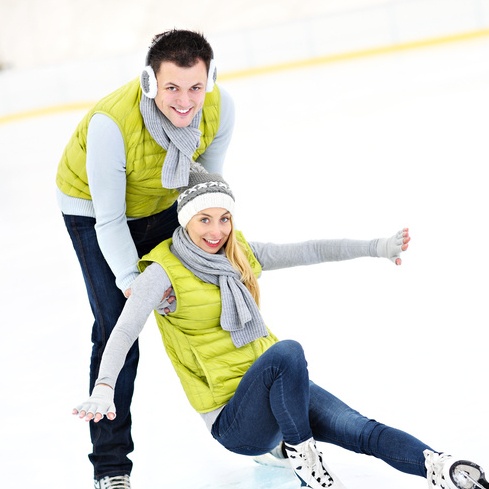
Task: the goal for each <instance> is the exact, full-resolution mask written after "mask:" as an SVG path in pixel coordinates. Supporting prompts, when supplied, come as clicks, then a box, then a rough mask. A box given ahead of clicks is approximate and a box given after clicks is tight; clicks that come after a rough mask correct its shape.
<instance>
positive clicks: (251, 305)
mask: <svg viewBox="0 0 489 489" xmlns="http://www.w3.org/2000/svg"><path fill="white" fill-rule="evenodd" d="M171 252H172V253H173V254H174V255H175V256H176V257H177V258H178V259H179V260H180V261H181V262H182V263H183V265H184V266H185V268H188V269H189V270H190V271H191V272H192V273H193V274H194V275H196V276H197V277H198V278H200V279H201V280H203V281H204V282H207V283H209V284H214V285H217V286H219V287H220V289H221V301H222V310H221V327H222V329H224V330H226V331H229V333H230V334H231V339H232V340H233V343H234V345H235V346H236V347H238V348H239V347H240V346H243V345H246V344H247V343H250V342H252V341H253V340H256V339H257V338H260V337H262V336H267V335H268V332H267V328H266V326H265V324H264V322H263V319H262V317H261V314H260V311H259V310H258V306H257V305H256V302H255V300H254V299H253V297H252V295H251V294H250V291H249V290H248V289H247V288H246V287H245V285H244V284H243V282H241V280H240V275H239V273H238V272H237V271H236V270H235V269H234V268H233V266H232V265H231V263H230V262H229V260H228V258H227V257H226V255H225V254H223V253H217V254H215V255H213V254H212V253H206V252H205V251H204V250H201V249H200V248H199V247H198V246H197V245H195V244H194V243H193V242H192V240H191V239H190V237H189V235H188V233H187V231H185V229H183V228H182V227H181V226H179V227H178V228H177V229H176V230H175V232H174V233H173V244H172V246H171Z"/></svg>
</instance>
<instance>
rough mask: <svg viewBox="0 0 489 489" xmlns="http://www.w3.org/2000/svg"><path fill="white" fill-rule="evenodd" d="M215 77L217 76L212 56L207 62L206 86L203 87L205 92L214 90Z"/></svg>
mask: <svg viewBox="0 0 489 489" xmlns="http://www.w3.org/2000/svg"><path fill="white" fill-rule="evenodd" d="M216 78H217V68H216V62H215V61H214V58H212V59H211V62H210V63H209V73H208V75H207V86H206V87H205V91H206V92H212V90H214V84H215V83H216Z"/></svg>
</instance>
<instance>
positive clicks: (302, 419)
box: [73, 172, 489, 489]
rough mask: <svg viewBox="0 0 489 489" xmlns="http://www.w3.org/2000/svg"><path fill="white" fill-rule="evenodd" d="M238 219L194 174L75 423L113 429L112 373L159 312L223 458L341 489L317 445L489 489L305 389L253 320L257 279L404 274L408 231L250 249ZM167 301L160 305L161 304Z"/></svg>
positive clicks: (476, 470) (286, 354)
mask: <svg viewBox="0 0 489 489" xmlns="http://www.w3.org/2000/svg"><path fill="white" fill-rule="evenodd" d="M233 211H234V197H233V194H232V192H231V190H230V188H229V186H228V185H227V183H226V182H225V181H224V180H223V179H222V177H220V176H219V175H217V174H208V173H205V172H193V173H191V176H190V181H189V185H188V187H186V188H185V189H183V191H182V192H181V194H180V196H179V198H178V220H179V223H180V227H178V228H177V230H176V231H175V233H174V234H173V238H172V239H170V240H166V241H164V242H162V243H161V244H160V245H158V246H157V247H156V248H155V249H154V250H152V251H151V252H150V253H149V254H148V255H146V256H144V257H143V259H142V260H141V262H140V269H141V271H142V272H143V273H141V275H140V276H139V277H138V278H137V279H136V281H135V282H134V284H133V287H132V293H131V296H130V298H129V300H128V302H127V304H126V306H125V308H124V311H123V313H122V315H121V316H120V318H119V321H118V323H117V325H116V327H115V329H114V331H113V333H112V334H111V337H110V339H109V341H108V343H107V348H106V350H105V353H104V356H103V359H102V364H101V369H100V373H99V377H98V379H97V382H96V386H95V388H94V390H93V394H92V396H91V397H90V399H89V400H88V401H86V402H85V403H83V404H81V405H80V406H78V407H77V408H75V409H74V411H73V412H74V414H78V415H79V417H80V418H85V419H86V420H93V421H94V422H95V423H97V422H99V421H100V420H101V419H102V418H103V417H104V416H107V418H108V419H110V420H112V419H114V418H115V415H116V408H115V406H114V403H113V396H114V392H113V388H114V386H115V382H116V380H117V375H118V372H119V370H120V369H121V368H122V365H123V363H124V358H125V355H126V354H127V351H128V350H129V349H130V348H131V345H132V344H133V342H134V341H135V340H136V338H137V337H138V335H139V333H140V332H141V329H142V328H143V326H144V324H145V322H146V319H147V317H148V316H149V314H150V313H151V311H152V310H153V309H155V310H156V311H155V314H156V318H157V323H158V326H159V329H160V331H161V334H162V337H163V342H164V345H165V348H166V351H167V354H168V355H169V357H170V359H171V361H172V363H173V366H174V368H175V370H176V372H177V374H178V376H179V378H180V381H181V383H182V386H183V388H184V390H185V392H186V395H187V397H188V399H189V401H190V403H191V404H192V406H193V407H194V408H195V409H196V410H197V411H198V412H199V413H200V414H201V416H202V417H203V419H204V421H205V422H206V424H207V426H208V428H209V430H210V431H211V433H212V435H213V437H214V438H215V439H216V440H217V441H219V442H220V443H221V444H222V445H223V446H224V447H226V448H227V449H228V450H230V451H232V452H235V453H239V454H243V455H252V456H257V455H260V454H265V453H267V452H272V453H273V454H274V455H275V456H277V457H279V458H283V459H288V463H289V464H290V465H291V467H292V468H293V470H294V471H295V473H296V475H297V477H298V478H299V479H300V481H301V486H302V487H306V488H312V489H319V488H321V489H322V488H325V487H329V488H332V489H344V486H343V484H342V483H341V482H340V481H339V480H338V478H337V477H336V475H335V474H334V473H332V472H331V470H330V469H329V468H328V466H327V465H326V464H325V462H324V460H323V456H322V454H321V452H320V451H319V450H318V449H317V447H316V441H320V442H327V443H333V444H336V445H339V446H341V447H343V448H346V449H348V450H352V451H355V452H358V453H365V454H368V455H373V456H375V457H377V458H380V459H382V460H384V461H385V462H386V463H388V464H389V465H391V466H393V467H394V468H396V469H398V470H400V471H402V472H405V473H409V474H413V475H418V476H422V477H427V479H428V484H429V487H430V488H446V489H475V488H489V484H488V483H487V481H486V480H485V478H484V473H483V470H482V469H481V468H480V467H479V466H478V465H477V464H474V463H472V462H468V461H460V460H456V459H453V457H451V456H449V455H446V454H443V453H440V452H436V451H434V450H433V449H432V448H430V447H429V446H428V445H426V444H424V443H423V442H421V441H420V440H418V439H416V438H414V437H413V436H411V435H409V434H407V433H405V432H403V431H400V430H397V429H394V428H391V427H389V426H386V425H384V424H381V423H378V422H376V421H374V420H373V419H368V418H366V417H364V416H362V415H361V414H359V413H358V412H356V411H354V410H353V409H351V408H350V407H349V406H347V405H346V404H345V403H343V402H342V401H341V400H340V399H338V398H336V397H335V396H333V395H332V394H331V393H329V392H327V391H326V390H324V389H323V388H321V387H319V386H318V385H316V384H314V383H313V382H312V381H310V380H309V376H308V370H307V362H306V359H305V357H304V352H303V349H302V347H301V345H300V344H299V343H297V342H295V341H293V340H285V341H279V340H278V339H277V338H276V337H275V336H274V334H273V333H272V332H271V331H270V330H269V329H268V328H267V327H266V325H265V324H264V322H263V319H262V317H261V315H260V312H259V309H258V306H259V289H258V283H257V277H258V276H259V275H260V273H261V271H262V270H271V269H277V268H286V267H292V266H297V265H309V264H314V263H321V262H326V261H333V260H347V259H352V258H357V257H361V256H373V257H375V256H377V257H385V258H389V259H391V260H392V261H393V262H394V263H396V264H397V265H400V264H401V258H400V253H401V252H402V251H405V250H406V249H407V248H408V243H409V241H410V237H409V232H408V230H407V229H404V230H402V231H399V232H398V233H397V234H396V235H394V236H393V237H391V238H381V239H376V240H371V241H356V240H319V241H308V242H303V243H296V244H282V245H275V244H269V243H267V244H263V243H255V242H253V243H248V242H247V241H246V240H245V239H244V237H243V235H242V234H241V233H239V232H238V231H236V230H235V229H234V227H233V222H232V215H233ZM171 288H173V294H174V295H173V294H172V295H171V296H170V290H171ZM162 296H164V297H167V299H165V300H164V301H163V302H161V297H162ZM237 421H239V422H237ZM276 447H278V448H276Z"/></svg>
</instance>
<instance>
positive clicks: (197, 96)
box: [154, 59, 207, 127]
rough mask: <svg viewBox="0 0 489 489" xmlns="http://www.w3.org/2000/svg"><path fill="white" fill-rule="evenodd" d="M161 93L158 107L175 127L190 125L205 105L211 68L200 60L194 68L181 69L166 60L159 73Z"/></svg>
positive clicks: (157, 77)
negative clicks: (208, 72)
mask: <svg viewBox="0 0 489 489" xmlns="http://www.w3.org/2000/svg"><path fill="white" fill-rule="evenodd" d="M156 80H157V82H158V93H157V94H156V97H155V99H154V100H155V103H156V106H157V107H158V109H160V110H161V112H163V114H164V115H165V116H166V117H167V118H168V119H169V120H170V121H171V123H172V124H173V125H174V126H175V127H187V126H188V125H190V123H191V122H192V119H193V118H194V117H195V114H196V113H197V112H198V111H199V110H200V109H201V108H202V106H203V105H204V100H205V93H206V92H205V88H206V85H207V68H206V66H205V63H204V61H202V60H201V59H199V60H198V61H197V63H196V64H195V65H194V66H192V67H190V68H180V67H179V66H177V65H176V64H175V63H172V62H170V61H164V62H163V63H161V66H160V69H159V70H158V73H156Z"/></svg>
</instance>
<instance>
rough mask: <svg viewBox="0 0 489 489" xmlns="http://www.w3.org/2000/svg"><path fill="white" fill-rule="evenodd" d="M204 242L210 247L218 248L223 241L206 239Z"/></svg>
mask: <svg viewBox="0 0 489 489" xmlns="http://www.w3.org/2000/svg"><path fill="white" fill-rule="evenodd" d="M204 241H205V242H206V243H207V244H208V245H209V246H217V245H218V244H219V243H220V242H221V240H220V239H205V238H204Z"/></svg>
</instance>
